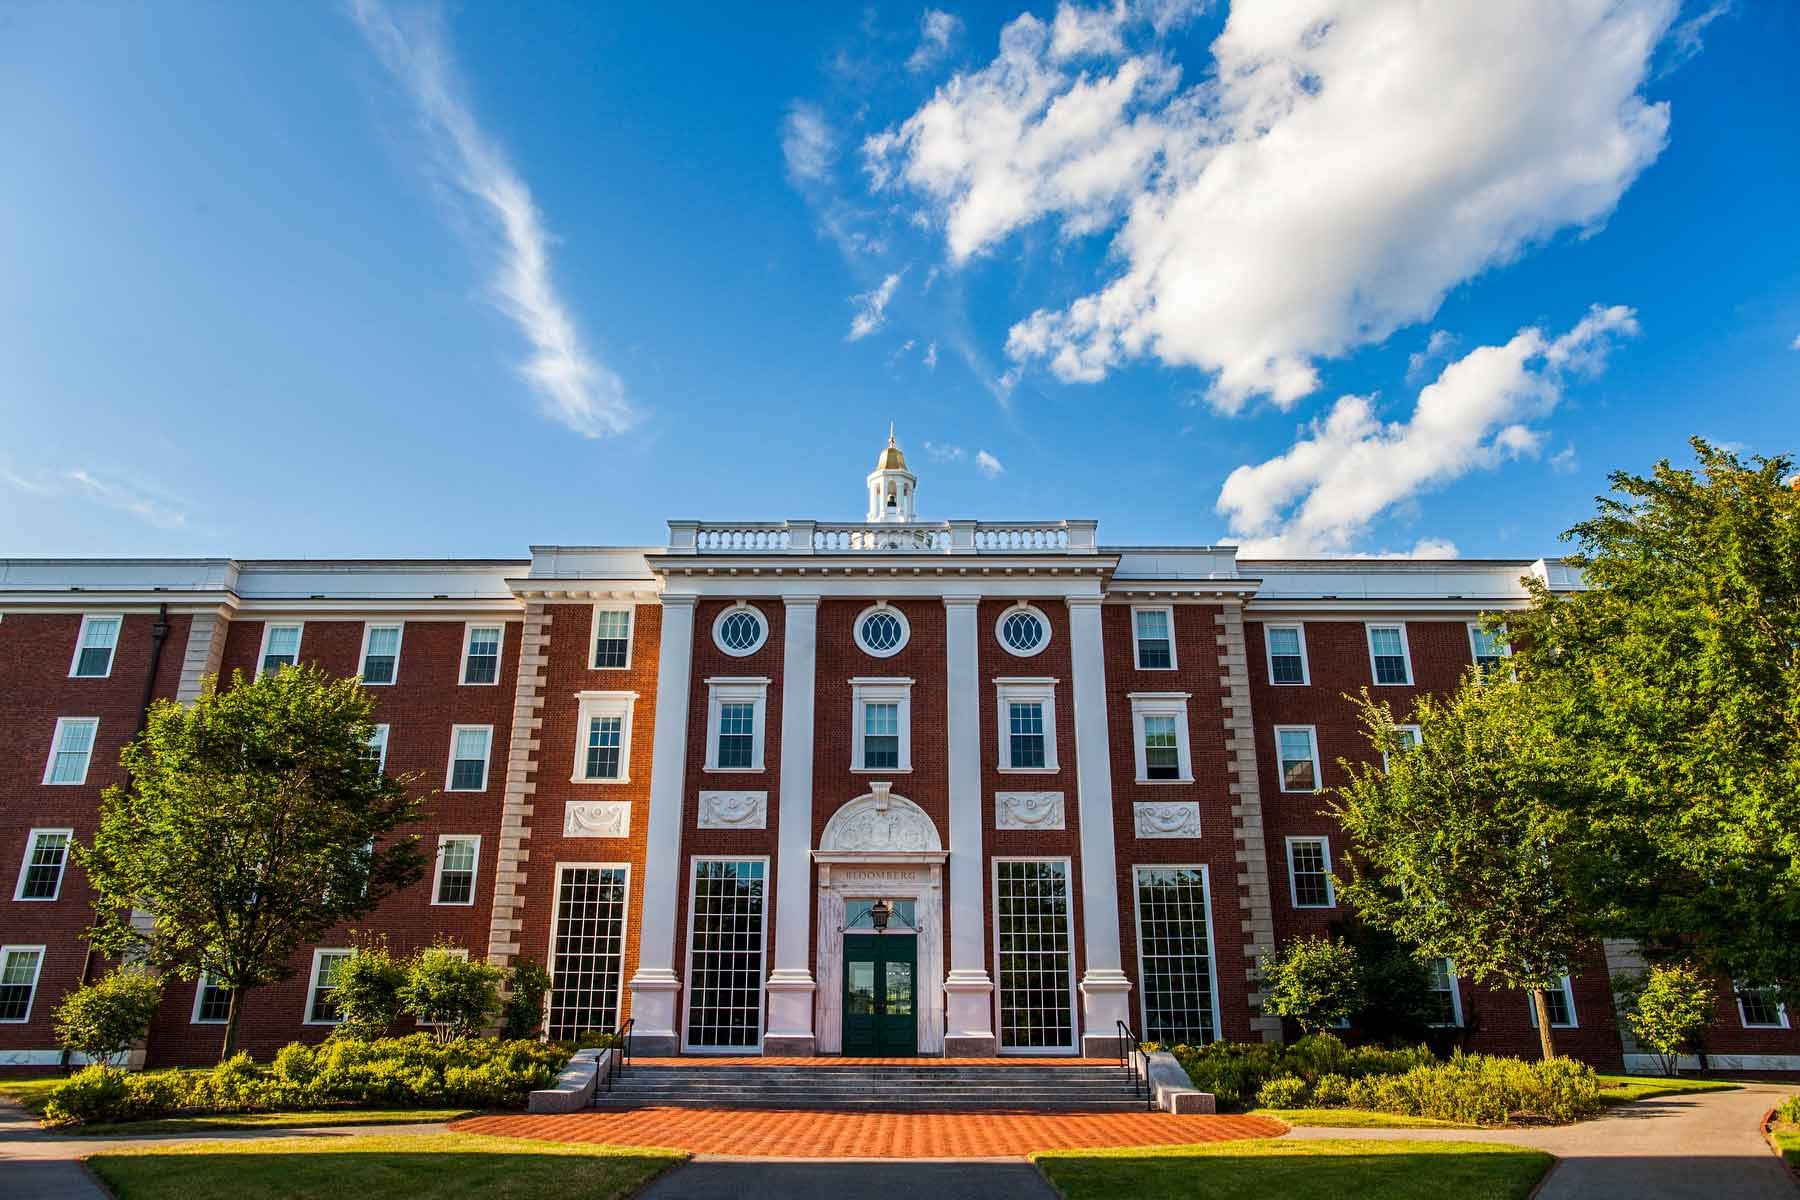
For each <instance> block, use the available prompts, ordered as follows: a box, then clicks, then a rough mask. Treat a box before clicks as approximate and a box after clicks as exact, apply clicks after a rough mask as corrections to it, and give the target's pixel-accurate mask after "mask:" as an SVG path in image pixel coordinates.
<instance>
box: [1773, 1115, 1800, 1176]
mask: <svg viewBox="0 0 1800 1200" xmlns="http://www.w3.org/2000/svg"><path fill="white" fill-rule="evenodd" d="M1775 1145H1776V1146H1778V1147H1779V1148H1780V1150H1781V1157H1783V1158H1785V1159H1786V1160H1787V1163H1788V1165H1789V1166H1790V1167H1800V1126H1796V1125H1790V1126H1788V1127H1787V1128H1785V1129H1777V1130H1776V1131H1775Z"/></svg>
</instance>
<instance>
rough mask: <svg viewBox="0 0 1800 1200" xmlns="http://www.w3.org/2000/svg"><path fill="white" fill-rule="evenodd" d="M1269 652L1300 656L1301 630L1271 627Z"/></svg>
mask: <svg viewBox="0 0 1800 1200" xmlns="http://www.w3.org/2000/svg"><path fill="white" fill-rule="evenodd" d="M1269 653H1270V654H1276V655H1293V656H1296V657H1298V655H1299V654H1300V631H1299V630H1298V629H1270V630H1269Z"/></svg>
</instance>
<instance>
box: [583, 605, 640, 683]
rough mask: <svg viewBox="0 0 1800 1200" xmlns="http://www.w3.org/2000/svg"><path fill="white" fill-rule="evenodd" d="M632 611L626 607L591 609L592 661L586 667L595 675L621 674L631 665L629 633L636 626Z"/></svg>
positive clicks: (612, 606) (610, 606)
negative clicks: (592, 623) (595, 672)
mask: <svg viewBox="0 0 1800 1200" xmlns="http://www.w3.org/2000/svg"><path fill="white" fill-rule="evenodd" d="M635 611H636V610H635V609H634V608H633V607H632V606H631V605H629V604H596V605H594V633H593V637H592V639H591V644H592V646H593V658H592V659H590V660H589V662H588V665H589V667H591V668H592V669H593V670H596V671H621V670H624V669H625V668H627V667H629V666H630V665H631V631H632V627H633V626H635V625H636V624H637V622H636V621H635V620H633V619H632V615H633V613H634V612H635Z"/></svg>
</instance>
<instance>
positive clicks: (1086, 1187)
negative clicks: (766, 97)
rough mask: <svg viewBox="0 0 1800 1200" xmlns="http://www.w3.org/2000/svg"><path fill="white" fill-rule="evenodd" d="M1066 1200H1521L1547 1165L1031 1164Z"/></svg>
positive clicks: (1042, 1157)
mask: <svg viewBox="0 0 1800 1200" xmlns="http://www.w3.org/2000/svg"><path fill="white" fill-rule="evenodd" d="M1032 1158H1033V1161H1034V1162H1036V1163H1037V1166H1038V1170H1040V1171H1042V1172H1043V1173H1044V1176H1045V1178H1047V1179H1048V1180H1049V1181H1050V1183H1051V1184H1052V1185H1053V1186H1055V1187H1056V1188H1058V1189H1059V1190H1060V1191H1061V1192H1062V1194H1063V1196H1064V1197H1066V1200H1090V1198H1091V1200H1117V1197H1119V1196H1122V1195H1128V1196H1130V1197H1131V1198H1132V1200H1204V1198H1206V1197H1220V1198H1223V1197H1230V1198H1231V1200H1265V1198H1266V1200H1344V1197H1346V1196H1381V1197H1383V1200H1444V1197H1446V1196H1455V1197H1457V1198H1458V1200H1522V1198H1523V1197H1524V1196H1526V1195H1528V1194H1529V1193H1530V1191H1531V1189H1532V1188H1533V1187H1535V1186H1536V1185H1537V1181H1538V1180H1539V1179H1540V1178H1542V1176H1543V1174H1544V1172H1545V1171H1547V1170H1549V1169H1550V1163H1551V1161H1552V1160H1551V1157H1550V1156H1549V1155H1548V1154H1544V1153H1541V1152H1539V1151H1536V1150H1522V1149H1519V1148H1517V1147H1513V1146H1501V1145H1492V1144H1486V1143H1475V1142H1402V1141H1393V1142H1385V1141H1382V1142H1377V1141H1357V1140H1355V1139H1352V1138H1344V1139H1333V1140H1329V1141H1317V1142H1292V1141H1245V1142H1219V1143H1216V1144H1214V1145H1209V1146H1152V1147H1144V1148H1139V1149H1135V1150H1056V1151H1049V1152H1046V1153H1043V1154H1036V1155H1033V1156H1032Z"/></svg>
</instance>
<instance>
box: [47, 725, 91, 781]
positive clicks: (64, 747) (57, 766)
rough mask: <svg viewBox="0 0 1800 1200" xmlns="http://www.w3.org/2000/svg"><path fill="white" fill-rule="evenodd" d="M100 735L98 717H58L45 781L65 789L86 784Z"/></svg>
mask: <svg viewBox="0 0 1800 1200" xmlns="http://www.w3.org/2000/svg"><path fill="white" fill-rule="evenodd" d="M99 732H100V718H99V717H58V718H56V733H55V735H54V736H53V737H52V738H51V740H50V761H49V762H48V763H45V764H44V782H45V783H53V784H58V785H66V786H72V785H75V784H81V783H86V782H87V775H88V762H89V761H90V760H91V759H92V758H93V756H94V739H95V737H97V736H98V735H99Z"/></svg>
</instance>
